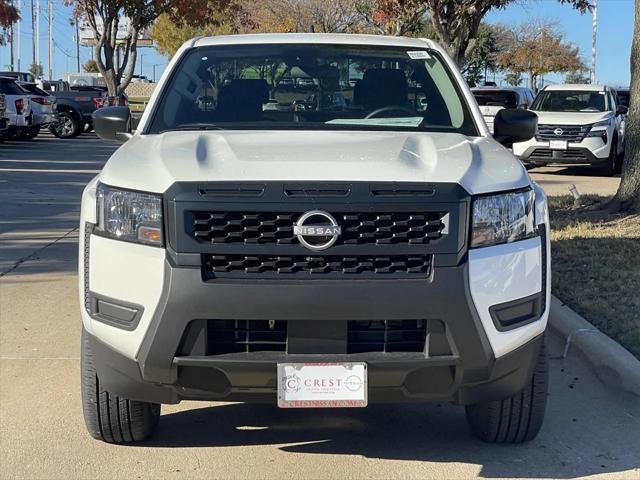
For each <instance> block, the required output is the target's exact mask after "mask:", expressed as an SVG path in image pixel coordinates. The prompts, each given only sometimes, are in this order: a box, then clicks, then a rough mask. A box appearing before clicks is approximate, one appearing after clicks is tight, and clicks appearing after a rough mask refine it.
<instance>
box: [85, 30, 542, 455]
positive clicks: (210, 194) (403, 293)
mask: <svg viewBox="0 0 640 480" xmlns="http://www.w3.org/2000/svg"><path fill="white" fill-rule="evenodd" d="M283 79H286V81H283ZM302 79H304V81H302ZM309 80H311V81H309ZM203 98H205V99H207V100H206V101H202V99H203ZM336 99H339V101H336ZM93 119H94V126H95V130H96V132H97V133H98V135H100V136H101V137H102V138H104V139H109V140H120V141H123V142H124V143H123V145H122V146H121V147H120V148H119V149H118V150H117V151H116V152H115V153H114V154H113V156H112V157H111V159H110V160H109V161H108V162H107V164H106V165H105V167H104V169H103V170H102V171H101V172H100V174H99V175H98V176H97V177H96V178H95V179H93V180H92V181H91V182H90V183H89V185H87V187H86V189H85V191H84V194H83V198H82V215H81V231H82V232H83V234H82V235H81V240H80V262H79V264H80V268H79V277H80V300H81V302H80V303H81V315H82V402H83V407H84V418H85V421H86V425H87V428H88V430H89V433H90V434H91V435H92V436H93V437H95V438H97V439H101V440H103V441H106V442H116V443H130V442H136V441H142V440H145V439H146V438H148V437H149V436H150V435H152V434H153V433H154V431H155V429H156V427H157V424H158V421H159V419H160V405H161V404H176V403H178V402H180V401H181V400H207V401H242V402H267V403H272V404H274V405H277V406H278V407H280V408H318V407H322V408H328V407H339V408H365V407H367V405H369V404H373V403H378V402H407V406H406V408H412V409H415V408H420V407H419V406H416V405H415V404H416V402H451V403H454V404H457V405H463V406H464V407H465V408H466V414H467V419H468V423H469V426H470V430H471V431H472V432H473V433H474V434H475V435H477V436H478V437H479V438H481V439H483V440H485V441H488V442H507V443H517V442H523V441H527V440H530V439H532V438H534V437H535V436H536V434H537V433H538V431H539V429H540V427H541V425H542V421H543V417H544V410H545V401H546V392H547V360H546V357H545V350H544V334H545V329H546V326H547V318H548V311H549V298H550V277H549V234H548V232H549V219H548V213H547V207H546V200H545V195H544V193H543V192H542V190H540V188H538V187H537V186H536V184H534V183H533V182H532V181H531V179H530V178H529V176H528V174H527V172H526V170H525V168H524V167H523V166H522V164H521V163H520V161H519V160H518V159H517V158H516V157H514V156H513V154H512V153H511V152H510V151H509V150H508V149H507V148H505V146H507V147H509V146H511V145H512V144H513V143H514V142H521V141H525V140H527V139H529V138H531V137H533V136H534V135H535V132H536V126H537V118H536V116H535V114H533V113H531V112H529V111H526V110H516V109H503V110H501V111H500V112H499V113H498V114H497V115H496V118H495V124H494V136H491V135H490V134H489V131H488V130H487V126H486V125H485V123H484V121H483V118H482V115H481V114H480V111H479V110H478V107H477V104H476V102H475V100H474V97H473V95H472V94H471V92H470V90H469V88H468V87H467V85H466V83H465V82H464V80H463V79H462V77H461V76H460V74H459V72H458V69H457V68H456V65H455V64H454V63H453V62H452V61H451V59H450V58H449V57H448V56H447V55H446V53H445V52H444V50H443V49H442V48H440V47H439V46H438V45H436V44H435V43H433V42H432V41H430V40H424V39H409V38H397V37H377V36H366V35H320V34H273V35H271V34H270V35H239V36H218V37H212V38H197V39H193V40H190V41H188V42H187V43H185V44H184V45H183V46H182V47H181V49H180V50H179V51H178V52H177V54H176V55H175V57H174V58H173V59H172V61H171V63H170V65H169V67H168V68H167V70H166V72H165V74H164V75H163V77H162V79H161V81H160V83H159V84H158V86H157V88H156V90H155V92H154V94H153V97H152V98H151V101H150V103H149V105H148V107H147V109H146V110H145V112H144V115H143V117H142V119H141V120H140V122H139V124H138V125H137V128H136V129H135V132H134V133H131V126H132V124H131V116H130V112H129V110H128V109H127V108H126V107H113V108H102V109H100V110H98V111H96V112H95V113H94V114H93ZM185 428H187V426H186V425H185ZM426 434H428V433H426Z"/></svg>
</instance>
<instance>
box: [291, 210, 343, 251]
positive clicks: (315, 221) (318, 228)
mask: <svg viewBox="0 0 640 480" xmlns="http://www.w3.org/2000/svg"><path fill="white" fill-rule="evenodd" d="M293 233H294V235H296V236H297V237H298V240H299V241H300V243H301V244H302V245H304V246H305V247H307V248H308V249H309V250H315V251H319V250H326V249H327V248H329V247H330V246H331V245H333V244H334V243H336V240H338V237H339V236H340V234H341V233H342V229H341V228H340V226H339V225H338V222H336V219H335V218H333V217H332V216H331V215H330V214H328V213H327V212H323V211H322V210H311V211H309V212H306V213H303V214H302V216H301V217H300V218H299V219H298V221H297V222H296V223H295V224H294V225H293Z"/></svg>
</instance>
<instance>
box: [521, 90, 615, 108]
mask: <svg viewBox="0 0 640 480" xmlns="http://www.w3.org/2000/svg"><path fill="white" fill-rule="evenodd" d="M609 109H610V107H609V100H608V98H607V95H606V94H605V92H597V91H586V90H544V91H542V92H540V93H539V94H538V96H537V97H536V99H535V101H534V102H533V104H532V105H531V110H538V111H541V112H585V113H589V112H591V113H593V112H606V111H608V110H609Z"/></svg>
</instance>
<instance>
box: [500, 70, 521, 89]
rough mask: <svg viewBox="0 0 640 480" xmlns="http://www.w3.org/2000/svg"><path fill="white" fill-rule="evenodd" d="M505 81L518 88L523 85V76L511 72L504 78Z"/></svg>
mask: <svg viewBox="0 0 640 480" xmlns="http://www.w3.org/2000/svg"><path fill="white" fill-rule="evenodd" d="M504 81H505V82H507V84H508V85H511V86H512V87H517V86H518V85H520V84H521V83H522V74H521V73H520V72H509V73H507V74H506V75H505V76H504Z"/></svg>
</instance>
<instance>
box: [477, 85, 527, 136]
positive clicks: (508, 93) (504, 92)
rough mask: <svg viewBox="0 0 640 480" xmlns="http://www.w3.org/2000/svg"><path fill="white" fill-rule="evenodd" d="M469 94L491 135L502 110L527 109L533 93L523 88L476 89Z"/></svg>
mask: <svg viewBox="0 0 640 480" xmlns="http://www.w3.org/2000/svg"><path fill="white" fill-rule="evenodd" d="M471 92H472V93H473V96H474V97H475V99H476V102H478V106H479V107H480V112H482V117H483V118H484V121H485V123H486V124H487V127H489V131H490V132H491V133H493V121H494V118H495V116H496V114H497V113H498V112H499V111H500V110H502V109H503V108H522V109H525V110H526V109H528V108H529V107H531V104H532V103H533V97H534V95H533V92H532V91H531V90H530V89H528V88H524V87H477V88H472V89H471Z"/></svg>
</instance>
